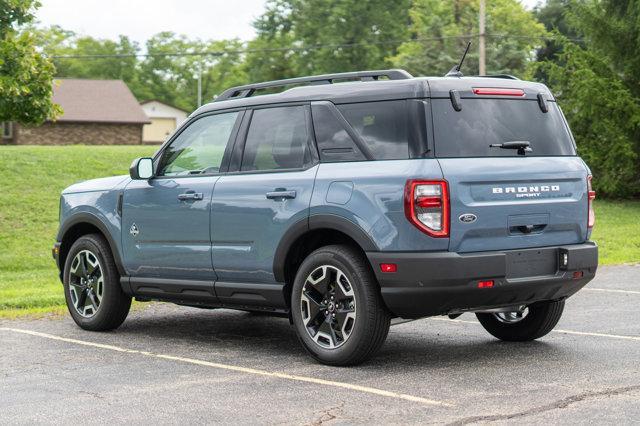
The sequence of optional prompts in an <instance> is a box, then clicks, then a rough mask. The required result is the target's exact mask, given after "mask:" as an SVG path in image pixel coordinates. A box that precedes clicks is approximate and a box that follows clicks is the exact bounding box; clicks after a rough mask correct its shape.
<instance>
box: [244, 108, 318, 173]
mask: <svg viewBox="0 0 640 426" xmlns="http://www.w3.org/2000/svg"><path fill="white" fill-rule="evenodd" d="M308 140H309V135H308V133H307V123H306V113H305V108H304V107H303V106H293V107H282V108H265V109H258V110H255V111H254V112H253V116H252V118H251V125H250V126H249V132H248V133H247V140H246V143H245V146H244V154H243V157H242V166H241V170H242V171H254V170H277V169H299V168H302V167H304V165H305V164H308V163H309V162H310V158H311V157H310V153H309V146H308Z"/></svg>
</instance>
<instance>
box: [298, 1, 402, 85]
mask: <svg viewBox="0 0 640 426" xmlns="http://www.w3.org/2000/svg"><path fill="white" fill-rule="evenodd" d="M289 3H290V8H291V13H290V19H291V22H292V29H293V33H294V35H295V39H296V40H298V41H299V42H300V45H301V46H300V47H303V48H304V47H316V48H315V49H313V50H311V49H310V50H308V51H303V52H301V53H299V54H298V55H296V58H297V61H296V62H297V70H298V73H299V74H301V75H308V74H318V73H330V72H341V71H358V70H366V69H379V68H386V67H388V66H389V65H391V63H390V62H389V60H388V58H389V57H391V56H393V55H395V53H396V49H397V48H398V46H399V45H400V43H402V41H403V40H406V38H407V35H408V32H407V24H408V22H409V14H408V10H409V7H410V5H411V1H410V0H395V1H388V0H369V1H362V0H292V1H290V2H289Z"/></svg>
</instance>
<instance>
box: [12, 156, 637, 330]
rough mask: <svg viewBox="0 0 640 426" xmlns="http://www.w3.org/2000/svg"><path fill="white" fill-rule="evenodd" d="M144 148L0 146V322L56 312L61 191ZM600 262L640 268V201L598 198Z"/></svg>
mask: <svg viewBox="0 0 640 426" xmlns="http://www.w3.org/2000/svg"><path fill="white" fill-rule="evenodd" d="M155 149H156V148H155V147H150V146H68V147H62V146H47V147H41V146H29V147H0V185H1V186H0V188H1V190H0V317H13V316H18V315H23V314H38V313H49V312H61V311H63V310H64V296H63V294H62V286H61V285H60V282H59V280H58V277H57V271H56V267H55V264H54V262H53V259H52V258H51V246H52V244H53V242H54V239H55V235H56V231H57V228H58V200H59V196H60V191H61V190H62V189H64V188H65V187H67V186H69V185H70V184H72V183H74V182H78V181H81V180H85V179H91V178H95V177H102V176H111V175H117V174H126V173H128V168H129V165H130V164H131V161H132V160H133V159H134V158H136V157H141V156H145V155H150V154H152V153H153V152H154V150H155ZM595 206H596V228H595V231H594V233H593V239H594V240H596V241H597V242H598V243H599V245H600V263H601V264H615V263H632V262H640V226H639V225H638V222H637V220H638V218H640V201H625V202H614V201H604V200H596V204H595Z"/></svg>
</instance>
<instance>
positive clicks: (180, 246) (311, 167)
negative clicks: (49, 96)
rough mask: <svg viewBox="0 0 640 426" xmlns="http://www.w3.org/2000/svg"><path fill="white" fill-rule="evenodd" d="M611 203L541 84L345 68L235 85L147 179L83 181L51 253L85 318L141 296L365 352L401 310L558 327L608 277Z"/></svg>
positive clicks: (499, 333) (106, 318)
mask: <svg viewBox="0 0 640 426" xmlns="http://www.w3.org/2000/svg"><path fill="white" fill-rule="evenodd" d="M291 86H295V87H291ZM276 87H285V88H287V87H288V89H287V90H284V91H281V92H280V93H275V94H274V93H270V94H264V91H265V90H266V91H271V92H273V90H274V88H276ZM261 92H262V93H261ZM594 197H595V193H594V192H593V191H592V190H591V175H590V172H589V169H588V167H587V166H586V165H585V163H584V162H583V161H582V160H581V159H580V157H578V156H577V154H576V147H575V143H574V140H573V137H572V135H571V132H570V130H569V127H568V126H567V123H566V121H565V119H564V117H563V114H562V112H561V110H560V108H559V107H558V105H557V104H556V102H555V99H554V97H553V95H552V94H551V93H550V91H549V89H547V87H545V86H544V85H542V84H538V83H532V82H526V81H521V80H518V79H515V78H513V77H509V76H497V77H489V78H487V77H468V78H467V77H457V76H456V77H438V78H435V77H434V78H413V77H412V76H411V75H409V74H408V73H407V72H405V71H402V70H385V71H366V72H356V73H342V74H331V75H322V76H315V77H305V78H297V79H290V80H281V81H275V82H267V83H259V84H253V85H247V86H241V87H235V88H231V89H229V90H227V91H225V92H224V93H223V94H221V95H220V96H219V97H218V98H217V99H216V100H215V101H214V102H212V103H210V104H207V105H204V106H202V107H201V108H199V109H198V110H196V111H195V112H194V113H193V114H191V116H190V117H189V119H188V120H187V121H186V122H185V123H184V124H182V125H181V126H180V127H179V128H178V129H177V131H176V132H175V134H173V135H172V136H171V137H170V138H169V139H168V140H167V141H166V143H164V144H163V145H162V146H161V147H160V149H159V150H158V151H157V153H156V154H155V155H154V156H153V158H140V159H137V160H135V161H134V162H133V164H132V166H131V169H130V176H118V177H111V178H104V179H95V180H91V181H86V182H82V183H78V184H75V185H72V186H70V187H69V188H67V189H65V190H64V191H63V193H62V196H61V200H60V230H59V233H58V236H57V242H56V243H55V245H54V248H53V253H54V257H55V259H56V261H57V264H58V267H59V269H60V271H61V272H60V278H61V280H62V282H63V284H64V292H65V297H66V301H67V305H68V307H69V312H70V313H71V316H72V317H73V319H74V320H75V322H76V323H77V324H78V325H79V326H80V327H82V328H84V329H87V330H109V329H114V328H116V327H118V326H119V325H120V324H121V323H122V322H123V321H124V320H125V318H126V316H127V314H128V312H129V307H130V304H131V299H132V298H136V299H137V300H142V301H150V300H162V301H170V302H174V303H177V304H180V305H187V306H196V307H201V308H232V309H240V310H246V311H263V312H270V313H273V314H281V315H288V316H289V318H290V321H291V323H292V324H293V326H294V327H295V330H296V332H297V335H298V336H299V339H300V342H301V343H302V345H303V346H304V348H305V349H306V350H307V351H308V352H309V353H310V354H311V356H313V357H314V358H316V359H317V360H319V361H321V362H323V363H326V364H331V365H349V364H356V363H359V362H362V361H364V360H365V359H367V358H368V357H370V356H371V355H373V354H374V353H375V352H376V351H377V350H378V349H379V348H380V346H381V345H382V344H383V342H384V340H385V338H386V336H387V333H388V330H389V325H390V321H391V319H392V318H396V317H397V318H404V319H415V318H422V317H427V316H433V315H449V316H450V317H455V316H457V315H460V314H462V313H463V312H474V313H476V315H477V318H478V319H479V321H480V323H481V324H482V325H483V326H484V328H485V329H486V330H487V331H488V332H489V333H491V334H492V335H493V336H495V337H497V338H499V339H502V340H507V341H526V340H532V339H537V338H539V337H541V336H544V335H545V334H547V333H548V332H549V331H550V330H551V329H552V328H553V327H554V326H555V325H556V324H557V322H558V320H559V319H560V316H561V314H562V311H563V308H564V301H565V299H566V298H567V297H569V296H571V295H572V294H574V293H575V292H576V291H578V290H579V289H580V288H582V287H583V286H584V285H585V284H586V283H587V282H589V281H590V280H591V279H593V277H594V275H595V272H596V268H597V247H596V245H595V244H594V243H593V242H590V241H589V238H590V234H591V228H592V226H593V224H594V214H593V207H592V200H593V198H594Z"/></svg>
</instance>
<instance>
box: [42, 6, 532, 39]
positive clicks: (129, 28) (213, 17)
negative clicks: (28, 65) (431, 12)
mask: <svg viewBox="0 0 640 426" xmlns="http://www.w3.org/2000/svg"><path fill="white" fill-rule="evenodd" d="M390 1H393V0H390ZM443 1H447V0H443ZM487 1H491V0H487ZM521 1H522V3H523V4H525V6H526V7H529V8H530V7H533V6H535V5H536V3H538V1H539V0H521ZM41 2H42V7H41V8H40V9H39V10H38V11H37V13H36V17H37V19H38V20H39V21H40V23H41V24H42V25H45V26H49V25H60V26H61V27H62V28H64V29H67V30H72V31H74V32H76V33H79V34H82V35H90V36H92V37H96V38H108V39H117V37H118V35H120V34H124V35H127V36H129V37H130V38H131V39H133V40H135V41H138V42H139V43H140V44H144V41H145V40H147V39H148V38H150V37H151V36H152V35H154V34H156V33H159V32H161V31H173V32H175V33H178V34H185V35H187V36H188V37H189V38H200V39H203V40H207V39H213V40H220V39H230V38H236V37H237V38H240V39H242V40H250V39H251V38H252V37H253V35H254V31H253V27H252V26H251V23H252V22H253V20H254V19H255V18H257V17H258V16H260V14H261V13H262V11H263V10H264V4H265V2H266V0H108V1H105V0H41Z"/></svg>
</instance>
